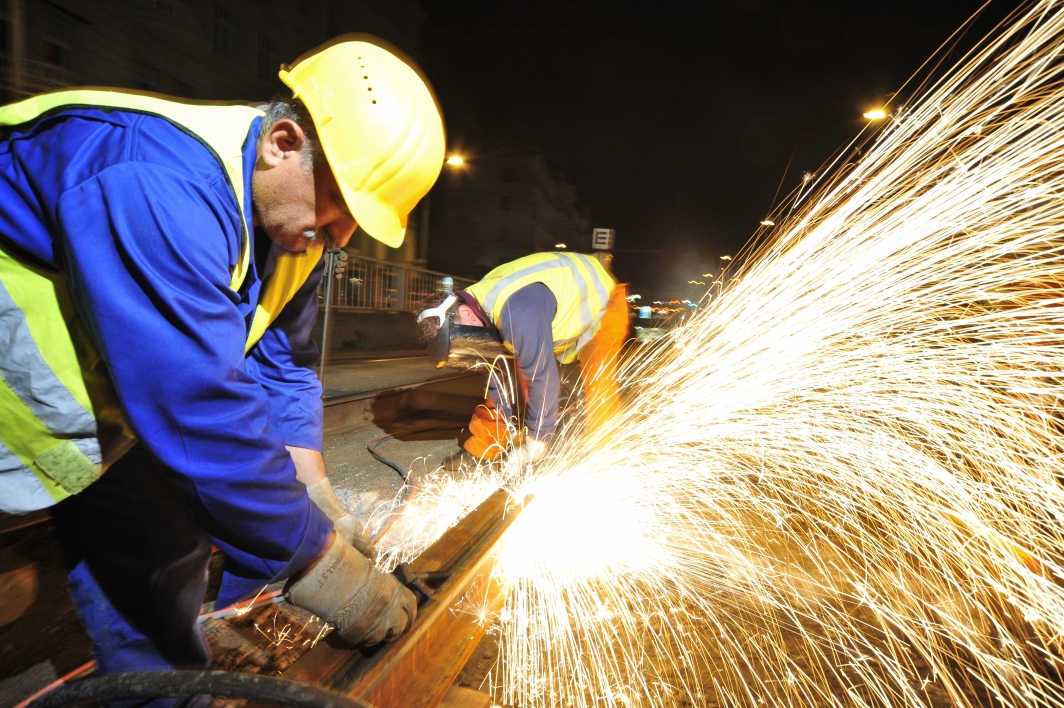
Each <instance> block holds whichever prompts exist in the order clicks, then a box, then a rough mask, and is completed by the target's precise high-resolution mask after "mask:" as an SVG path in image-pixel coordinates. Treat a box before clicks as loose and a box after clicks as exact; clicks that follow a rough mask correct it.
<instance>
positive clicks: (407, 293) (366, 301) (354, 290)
mask: <svg viewBox="0 0 1064 708" xmlns="http://www.w3.org/2000/svg"><path fill="white" fill-rule="evenodd" d="M344 255H346V256H347V260H346V261H342V260H341V259H340V258H337V260H336V264H335V267H334V273H333V283H332V289H331V290H332V292H331V300H332V302H331V304H332V306H333V307H349V308H355V309H360V310H376V311H383V312H416V311H418V310H419V309H421V303H422V302H424V300H425V298H427V297H428V296H429V295H431V294H432V293H433V292H435V291H437V290H440V289H441V288H442V284H443V279H444V278H446V277H451V276H448V275H447V274H446V273H437V272H436V271H433V270H426V269H425V268H418V267H416V266H409V265H402V264H400V263H391V262H389V261H380V260H377V259H375V258H367V257H365V256H352V255H350V254H344ZM474 282H475V281H473V280H467V279H464V278H454V288H455V290H460V289H462V288H464V287H466V286H469V285H472V284H473V283H474ZM325 285H326V283H325V282H324V280H323V282H322V285H321V288H320V289H319V290H318V297H319V298H320V300H321V303H322V305H324V304H325V297H326V295H325V293H326V287H325Z"/></svg>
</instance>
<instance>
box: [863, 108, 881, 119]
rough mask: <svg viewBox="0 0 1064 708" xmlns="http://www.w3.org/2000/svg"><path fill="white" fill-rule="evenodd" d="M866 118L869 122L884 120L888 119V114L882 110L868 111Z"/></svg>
mask: <svg viewBox="0 0 1064 708" xmlns="http://www.w3.org/2000/svg"><path fill="white" fill-rule="evenodd" d="M864 117H865V118H867V119H868V120H883V119H884V118H886V117H887V112H886V111H884V110H883V109H882V108H877V109H875V110H874V111H868V112H867V113H865V114H864Z"/></svg>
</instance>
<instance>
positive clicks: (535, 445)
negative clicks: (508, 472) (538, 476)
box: [506, 437, 547, 468]
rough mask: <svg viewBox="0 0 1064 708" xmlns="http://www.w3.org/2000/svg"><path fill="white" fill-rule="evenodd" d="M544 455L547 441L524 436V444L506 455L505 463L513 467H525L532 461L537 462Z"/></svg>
mask: <svg viewBox="0 0 1064 708" xmlns="http://www.w3.org/2000/svg"><path fill="white" fill-rule="evenodd" d="M546 455H547V443H545V442H540V441H539V440H536V439H535V438H529V437H526V438H525V444H524V445H522V446H521V447H519V448H517V449H516V450H512V451H511V452H510V454H509V455H508V456H507V457H506V465H507V466H508V467H513V468H522V467H527V466H528V465H531V464H532V463H534V462H539V461H540V460H542V459H543V458H544V457H545V456H546Z"/></svg>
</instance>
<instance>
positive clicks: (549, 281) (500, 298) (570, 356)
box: [466, 253, 616, 364]
mask: <svg viewBox="0 0 1064 708" xmlns="http://www.w3.org/2000/svg"><path fill="white" fill-rule="evenodd" d="M615 282H616V281H614V279H613V277H612V276H611V275H610V274H609V272H608V271H607V270H606V268H605V267H604V266H603V265H602V263H601V262H600V261H599V260H598V259H597V258H595V257H593V256H587V255H584V254H582V253H535V254H533V255H531V256H525V257H524V258H518V259H517V260H516V261H512V262H510V263H506V264H504V265H501V266H499V267H498V268H496V269H494V270H492V271H491V272H490V273H488V274H487V275H486V276H484V279H483V280H481V281H480V282H479V283H476V284H474V285H472V286H470V287H468V288H466V292H468V293H469V294H471V295H472V296H473V297H475V298H476V299H477V302H479V303H480V306H481V308H483V310H484V311H485V312H487V313H488V314H489V315H490V316H491V319H492V321H493V322H495V323H498V321H499V317H500V316H501V314H502V308H503V305H505V304H506V301H507V300H508V299H509V298H510V296H511V295H513V294H514V293H515V292H517V291H518V290H520V289H521V288H523V287H525V286H526V285H531V284H532V283H543V284H544V285H546V286H547V287H548V288H549V289H550V291H551V292H552V293H553V294H554V298H555V300H557V301H558V311H557V312H556V313H555V315H554V320H553V321H552V322H551V339H553V341H554V354H555V356H557V357H558V358H559V359H560V360H561V362H562V363H563V364H568V363H571V362H572V361H575V360H576V357H577V354H578V353H579V351H580V349H581V348H582V347H583V346H584V345H585V344H587V342H589V341H590V340H591V337H593V336H594V334H595V330H596V328H597V327H598V323H599V321H600V320H601V319H602V315H603V313H605V311H606V305H607V304H608V302H609V299H610V293H611V292H612V291H613V287H614V285H615Z"/></svg>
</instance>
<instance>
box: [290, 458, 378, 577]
mask: <svg viewBox="0 0 1064 708" xmlns="http://www.w3.org/2000/svg"><path fill="white" fill-rule="evenodd" d="M307 494H309V495H310V500H311V501H312V502H314V504H315V505H316V506H317V507H318V508H319V509H321V510H322V511H323V512H325V515H326V516H328V517H329V518H330V519H331V520H332V522H333V531H335V532H336V533H337V534H339V535H340V537H341V538H343V539H344V540H345V541H347V542H348V543H350V544H351V545H352V546H354V547H355V550H356V551H358V552H359V553H361V554H362V555H364V556H365V557H366V558H369V559H371V560H372V559H375V558H376V557H377V549H376V547H374V545H373V542H372V541H370V540H369V538H368V537H367V536H366V535H365V534H364V533H363V532H362V523H361V522H360V521H359V520H358V519H356V518H355V515H354V514H352V513H351V512H349V511H348V510H347V509H345V508H344V506H343V504H341V503H340V499H339V498H338V497H337V496H336V492H335V491H333V488H332V484H330V483H329V478H328V477H323V478H322V479H319V480H318V481H317V482H315V483H314V484H311V485H309V486H308V487H307Z"/></svg>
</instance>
